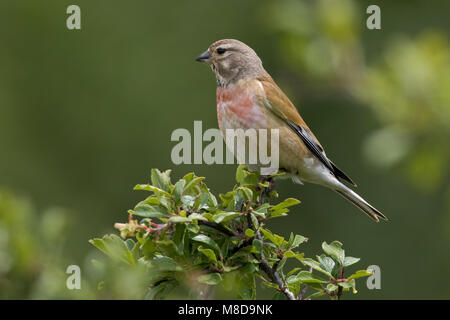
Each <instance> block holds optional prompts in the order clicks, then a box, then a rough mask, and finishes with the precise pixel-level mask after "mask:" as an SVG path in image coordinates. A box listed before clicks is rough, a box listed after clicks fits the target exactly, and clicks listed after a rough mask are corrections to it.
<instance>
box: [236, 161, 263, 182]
mask: <svg viewBox="0 0 450 320" xmlns="http://www.w3.org/2000/svg"><path fill="white" fill-rule="evenodd" d="M258 180H259V175H258V173H257V172H250V171H248V170H247V167H246V166H245V165H242V164H241V165H239V167H238V168H237V170H236V182H237V183H239V184H240V185H256V184H257V183H258Z"/></svg>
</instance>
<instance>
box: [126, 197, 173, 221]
mask: <svg viewBox="0 0 450 320" xmlns="http://www.w3.org/2000/svg"><path fill="white" fill-rule="evenodd" d="M128 212H129V213H131V214H133V215H136V216H139V217H144V218H161V217H164V216H166V215H167V210H165V209H163V208H160V207H157V206H152V205H149V204H148V203H146V202H144V201H141V202H139V203H138V204H137V205H136V207H134V210H129V211H128Z"/></svg>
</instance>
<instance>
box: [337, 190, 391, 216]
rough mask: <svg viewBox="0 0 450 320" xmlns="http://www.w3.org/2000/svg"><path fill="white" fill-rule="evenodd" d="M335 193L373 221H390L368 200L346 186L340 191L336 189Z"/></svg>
mask: <svg viewBox="0 0 450 320" xmlns="http://www.w3.org/2000/svg"><path fill="white" fill-rule="evenodd" d="M335 191H336V192H337V193H339V194H340V195H341V196H343V197H344V198H345V199H347V200H348V201H350V202H351V203H353V204H354V205H355V206H357V207H358V208H359V209H361V211H362V212H364V213H365V214H366V215H367V216H368V217H369V218H371V219H372V220H373V221H375V222H379V221H380V220H379V219H380V218H381V219H383V220H385V221H387V220H388V218H387V217H386V216H385V215H384V214H382V213H381V212H380V211H378V210H377V209H376V208H375V207H373V206H372V205H371V204H369V203H368V202H367V201H366V200H364V199H363V198H362V197H360V196H359V195H358V194H357V193H356V192H354V191H353V190H351V189H350V188H348V187H346V186H345V185H343V184H342V185H341V187H340V188H339V189H335Z"/></svg>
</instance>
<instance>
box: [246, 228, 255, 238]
mask: <svg viewBox="0 0 450 320" xmlns="http://www.w3.org/2000/svg"><path fill="white" fill-rule="evenodd" d="M245 235H246V236H247V237H249V238H251V237H253V236H254V235H255V231H253V230H252V229H247V230H245Z"/></svg>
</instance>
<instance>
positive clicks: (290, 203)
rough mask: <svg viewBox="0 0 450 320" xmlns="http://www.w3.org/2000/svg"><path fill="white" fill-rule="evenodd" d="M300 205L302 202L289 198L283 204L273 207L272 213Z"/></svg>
mask: <svg viewBox="0 0 450 320" xmlns="http://www.w3.org/2000/svg"><path fill="white" fill-rule="evenodd" d="M299 203H300V200H297V199H294V198H288V199H286V200H284V201H283V202H280V203H279V204H277V205H276V206H273V207H272V208H271V209H270V210H271V211H277V210H281V209H284V208H288V207H292V206H295V205H297V204H299Z"/></svg>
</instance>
